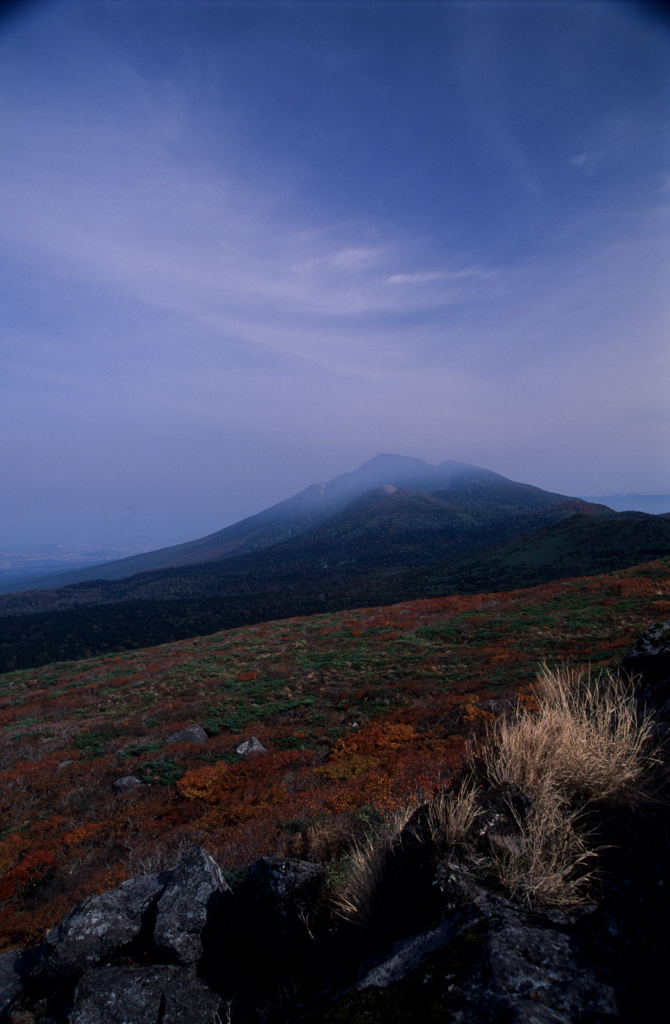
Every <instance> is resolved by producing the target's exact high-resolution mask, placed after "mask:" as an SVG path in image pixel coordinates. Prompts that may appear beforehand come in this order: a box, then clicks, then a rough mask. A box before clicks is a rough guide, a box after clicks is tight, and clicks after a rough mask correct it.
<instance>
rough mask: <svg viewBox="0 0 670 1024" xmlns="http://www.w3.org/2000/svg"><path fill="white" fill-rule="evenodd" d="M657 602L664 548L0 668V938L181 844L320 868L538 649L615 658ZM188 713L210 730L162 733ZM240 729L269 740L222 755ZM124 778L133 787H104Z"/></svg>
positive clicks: (12, 941)
mask: <svg viewBox="0 0 670 1024" xmlns="http://www.w3.org/2000/svg"><path fill="white" fill-rule="evenodd" d="M668 611H670V559H663V560H661V561H658V562H653V563H648V564H646V565H642V566H638V567H635V568H633V569H626V570H622V571H619V572H615V573H610V574H607V575H602V576H596V577H585V578H581V579H571V580H563V581H557V582H553V583H550V584H546V585H544V586H541V587H535V588H532V589H529V590H518V591H510V592H508V593H501V594H479V595H469V596H453V597H446V598H436V599H431V600H423V601H414V602H406V603H402V604H397V605H393V606H390V607H384V608H369V609H359V610H357V611H354V612H339V613H333V614H329V615H316V616H312V617H309V618H301V619H290V620H283V621H278V622H268V623H264V624H261V625H256V626H251V627H246V628H240V629H235V630H230V631H227V632H223V633H218V634H215V635H213V636H208V637H200V638H195V639H192V640H185V641H180V642H176V643H172V644H166V645H164V646H162V647H158V648H150V649H143V650H138V651H132V652H126V653H124V654H117V655H114V656H112V657H99V658H94V659H90V660H88V661H78V662H69V663H61V664H56V665H50V666H45V667H43V668H39V669H31V670H23V671H20V672H13V673H7V674H5V675H3V676H1V677H0V737H1V740H0V794H1V797H0V799H1V801H2V808H1V816H0V821H1V828H2V831H1V833H0V901H2V904H1V905H2V910H3V913H2V921H3V924H2V931H1V932H0V949H8V948H11V947H12V946H16V945H19V944H24V943H26V942H29V941H31V940H33V939H35V938H37V937H38V936H39V935H40V934H42V933H43V931H44V929H45V928H47V927H49V926H50V925H51V924H53V923H54V922H55V921H56V920H58V919H59V918H60V917H62V916H63V914H64V913H65V912H66V911H67V910H68V909H69V908H70V906H72V905H73V904H74V903H75V902H76V901H78V900H80V899H82V898H83V897H85V896H88V895H90V894H92V893H95V892H100V891H104V890H105V889H108V888H111V887H113V886H115V885H117V884H118V883H119V882H120V881H123V880H124V879H125V878H127V877H131V876H134V875H137V874H141V873H143V872H146V871H152V870H157V869H160V868H162V867H165V866H172V865H173V864H174V863H175V861H176V860H177V858H178V857H179V855H180V854H181V853H182V852H183V851H184V850H185V849H187V848H189V847H190V846H191V845H193V843H199V844H201V845H204V846H205V847H206V848H207V849H208V850H209V851H210V852H211V853H212V855H213V856H214V857H215V858H216V859H217V861H218V862H219V863H220V864H221V865H222V867H223V868H224V869H225V870H227V871H228V872H229V873H230V877H231V878H232V879H233V880H234V879H235V878H236V877H239V876H240V873H241V872H243V870H244V868H245V865H246V864H248V863H249V862H250V861H251V860H253V859H255V858H257V857H259V856H262V855H286V854H289V855H297V856H308V857H311V858H313V859H318V860H321V861H322V862H324V863H327V864H328V865H329V870H330V872H331V876H332V879H333V884H336V883H337V874H338V870H340V869H341V868H342V865H343V864H344V863H345V860H346V857H347V856H351V851H352V850H353V848H354V844H355V843H356V842H358V843H359V844H363V843H364V842H365V841H366V839H368V838H369V837H370V835H371V833H372V832H374V829H375V828H376V827H377V824H378V822H379V820H380V816H381V817H382V818H389V817H390V816H392V815H393V814H394V813H396V812H397V811H398V810H399V809H401V808H403V807H407V806H408V805H411V804H412V802H414V803H416V802H417V801H420V800H423V799H425V798H430V797H432V796H435V795H439V793H440V792H441V790H442V789H443V787H444V786H445V785H446V784H447V783H448V782H449V781H450V780H452V779H453V778H456V777H457V776H458V774H459V773H460V771H461V770H462V768H463V765H464V763H465V759H466V754H467V743H468V741H470V742H472V740H473V738H477V737H480V738H484V737H485V735H486V730H487V728H488V729H489V730H490V729H491V728H493V727H495V723H496V721H497V720H498V719H499V718H500V716H501V714H502V712H504V711H505V710H507V711H509V710H510V709H513V708H514V707H517V706H519V703H520V704H521V706H522V707H523V706H528V707H531V708H532V707H535V696H534V681H535V678H536V675H537V670H538V665H539V664H540V663H542V662H548V663H556V662H559V661H560V662H563V661H569V662H570V664H571V665H572V666H573V667H574V668H575V669H576V670H578V669H580V668H583V667H585V666H587V665H588V664H590V665H592V666H593V667H595V668H597V669H601V668H602V669H605V670H606V669H614V668H615V667H616V666H617V664H618V663H619V661H620V660H621V658H622V656H623V655H624V654H625V653H626V651H627V650H629V649H630V648H631V647H632V646H633V643H634V641H635V639H636V638H637V636H638V635H639V634H640V633H641V632H642V631H644V630H645V629H646V628H647V627H648V626H649V624H650V623H652V622H654V621H656V620H659V619H662V618H663V617H664V616H667V613H668ZM190 724H199V725H201V726H202V727H203V728H204V729H205V730H206V731H207V733H208V735H209V740H208V742H207V743H206V744H202V745H198V744H193V743H181V744H179V743H177V744H174V743H168V742H167V740H168V738H169V737H170V735H171V734H172V733H174V732H175V731H177V730H178V729H180V728H182V727H184V726H187V725H190ZM251 735H255V736H257V737H258V738H259V739H260V740H261V742H262V743H263V744H264V745H265V747H266V748H267V751H268V752H267V753H266V754H262V755H256V756H253V757H246V758H245V757H242V756H240V755H238V754H236V752H235V751H236V747H237V746H238V745H239V744H240V743H241V742H242V741H243V740H246V739H248V738H249V737H250V736H251ZM131 774H132V775H135V776H136V777H137V778H139V779H140V780H141V781H142V782H143V783H144V785H143V786H142V788H140V789H136V790H134V791H132V792H130V793H128V794H125V795H121V796H117V795H115V794H114V792H113V790H112V783H113V782H114V780H116V779H118V778H119V777H122V776H126V775H131ZM445 813H446V812H445ZM454 827H455V826H454Z"/></svg>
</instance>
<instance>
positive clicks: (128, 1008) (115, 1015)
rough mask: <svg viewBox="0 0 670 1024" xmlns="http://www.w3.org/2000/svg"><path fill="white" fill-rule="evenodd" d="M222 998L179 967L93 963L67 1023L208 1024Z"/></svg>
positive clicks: (79, 987) (214, 1018) (80, 988)
mask: <svg viewBox="0 0 670 1024" xmlns="http://www.w3.org/2000/svg"><path fill="white" fill-rule="evenodd" d="M221 1004H222V999H221V997H220V996H218V995H217V994H216V993H215V992H212V990H211V989H210V988H208V987H207V986H206V985H205V984H204V983H203V982H202V981H201V980H200V979H199V978H196V977H194V975H193V974H192V972H191V971H189V970H187V969H186V968H184V967H169V966H162V967H146V968H138V967H131V968H128V967H96V968H94V969H93V970H91V971H88V972H87V973H86V974H85V975H84V977H83V978H82V979H81V981H80V982H79V984H78V985H77V988H76V991H75V995H74V1010H73V1011H72V1015H71V1017H70V1021H71V1024H212V1022H213V1021H214V1020H216V1017H215V1014H216V1013H218V1011H219V1010H220V1009H221Z"/></svg>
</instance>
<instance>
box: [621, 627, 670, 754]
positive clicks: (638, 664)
mask: <svg viewBox="0 0 670 1024" xmlns="http://www.w3.org/2000/svg"><path fill="white" fill-rule="evenodd" d="M621 669H622V671H623V672H624V674H625V675H627V676H630V677H631V678H633V679H634V680H635V682H636V691H635V692H636V699H637V705H638V708H639V711H640V714H653V716H654V723H655V730H656V733H657V735H658V736H659V738H660V739H666V738H668V737H669V736H670V622H657V623H655V625H653V626H651V628H650V629H648V630H647V631H646V632H645V633H643V634H642V636H641V637H640V638H639V640H638V641H637V643H636V644H635V647H634V648H633V650H632V651H629V652H628V654H627V655H626V656H625V657H624V659H623V661H622V662H621Z"/></svg>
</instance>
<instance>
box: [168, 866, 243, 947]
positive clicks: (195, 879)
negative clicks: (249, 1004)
mask: <svg viewBox="0 0 670 1024" xmlns="http://www.w3.org/2000/svg"><path fill="white" fill-rule="evenodd" d="M230 897H232V891H231V889H230V887H229V886H228V884H227V882H226V880H225V879H224V877H223V874H222V873H221V869H220V867H219V865H218V864H217V863H216V861H215V860H214V859H213V858H212V857H210V855H209V854H208V853H207V852H206V851H205V850H203V849H202V848H201V847H194V849H192V850H191V851H190V852H189V853H187V854H186V856H185V857H184V858H183V859H182V860H181V861H180V862H179V864H178V865H177V867H176V868H175V870H174V873H173V877H172V880H171V883H170V885H169V886H168V887H167V888H166V890H165V892H164V893H163V895H162V896H161V898H160V901H159V903H158V915H157V917H156V924H155V927H154V940H155V942H156V944H157V945H158V946H160V947H161V948H162V949H165V950H167V951H168V952H169V953H171V954H172V955H173V956H174V957H176V959H177V961H178V962H179V963H180V964H192V963H195V961H196V960H199V959H200V956H201V955H202V932H203V931H204V929H205V928H206V927H207V926H208V925H210V926H212V925H213V924H214V923H215V919H216V918H217V917H220V916H221V911H222V908H223V904H224V901H225V900H226V898H230Z"/></svg>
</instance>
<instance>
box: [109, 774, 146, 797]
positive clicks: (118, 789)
mask: <svg viewBox="0 0 670 1024" xmlns="http://www.w3.org/2000/svg"><path fill="white" fill-rule="evenodd" d="M141 787H142V783H141V782H140V780H139V779H138V778H137V776H135V775H124V776H123V778H122V779H117V780H116V782H114V783H112V788H113V790H114V792H115V793H119V794H121V793H129V792H130V791H131V789H140V788H141Z"/></svg>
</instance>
